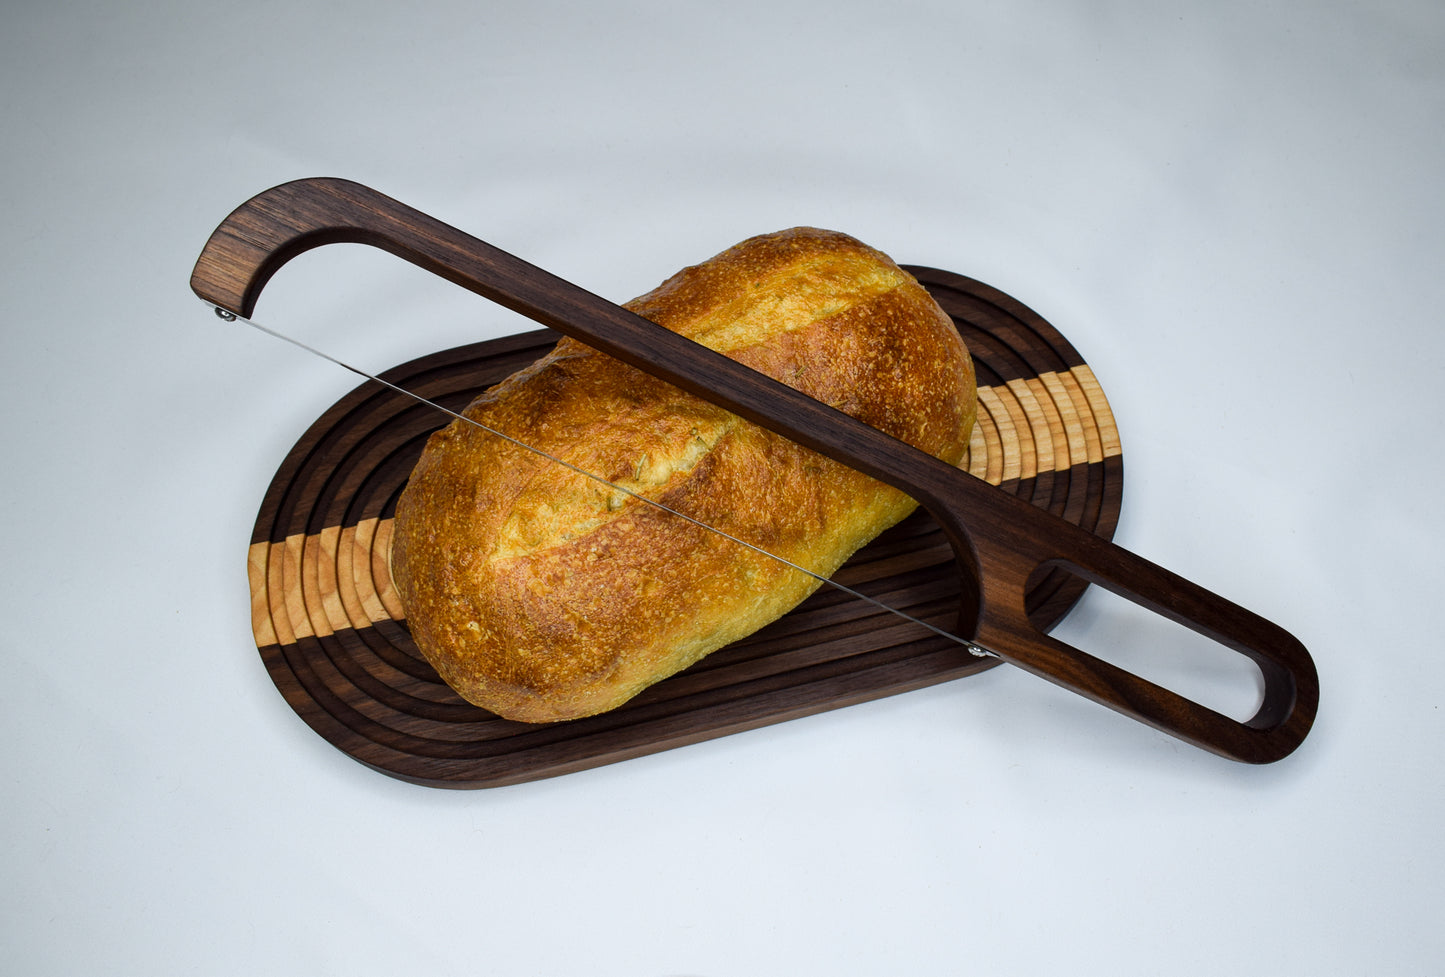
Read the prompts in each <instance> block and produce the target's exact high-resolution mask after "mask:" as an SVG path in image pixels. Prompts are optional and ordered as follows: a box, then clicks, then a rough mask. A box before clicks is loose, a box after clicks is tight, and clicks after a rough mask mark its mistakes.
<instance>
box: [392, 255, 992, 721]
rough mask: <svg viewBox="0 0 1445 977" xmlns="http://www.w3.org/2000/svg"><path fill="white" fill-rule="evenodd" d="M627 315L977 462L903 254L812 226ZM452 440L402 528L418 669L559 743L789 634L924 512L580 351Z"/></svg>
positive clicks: (953, 333)
mask: <svg viewBox="0 0 1445 977" xmlns="http://www.w3.org/2000/svg"><path fill="white" fill-rule="evenodd" d="M627 308H629V309H631V310H632V311H634V312H636V313H638V314H639V315H641V316H643V317H645V318H647V319H650V320H651V321H653V322H656V323H658V324H660V325H662V326H665V327H667V328H668V329H671V330H674V331H676V332H679V333H681V334H683V335H685V336H688V337H689V338H691V339H694V340H696V341H698V342H700V343H702V344H703V345H706V346H708V347H711V348H712V349H714V350H717V351H719V352H722V353H724V354H726V355H728V356H730V357H732V358H733V359H735V360H739V361H741V362H743V363H745V364H747V365H748V366H751V367H752V368H754V369H756V370H760V371H761V372H763V373H766V374H768V375H770V376H772V377H773V378H775V379H778V380H781V381H783V382H785V383H787V384H789V385H791V386H793V387H795V388H796V389H798V390H800V391H802V392H804V393H807V394H809V395H810V396H812V397H814V398H816V399H818V400H821V401H823V402H825V403H828V404H831V405H833V406H835V407H837V408H839V409H840V410H843V411H845V412H847V413H848V414H851V415H852V416H853V417H855V418H858V419H859V420H861V421H863V422H864V423H867V424H870V425H872V426H874V427H876V428H879V429H881V430H883V431H886V432H888V433H889V434H892V435H893V436H895V437H897V438H900V439H901V440H904V441H907V442H909V443H911V444H913V445H914V446H916V447H918V448H921V449H923V450H924V451H928V452H930V453H932V454H934V455H935V456H937V457H939V458H942V459H944V460H946V461H948V462H949V463H950V464H958V463H959V462H960V460H962V459H963V456H964V454H965V452H966V450H967V446H968V440H969V433H970V431H971V429H972V426H973V421H974V411H975V392H974V375H973V363H972V360H971V359H970V358H969V355H968V351H967V350H966V349H965V348H964V345H963V341H962V340H961V339H960V337H959V335H958V332H957V330H956V329H955V328H954V326H953V323H952V321H951V320H950V319H949V317H948V315H947V314H946V313H944V312H943V310H942V309H940V308H939V307H938V305H937V304H936V303H935V302H934V301H933V299H932V298H931V297H930V296H929V295H928V293H927V292H926V291H925V290H924V289H923V287H922V286H920V285H919V284H918V283H917V281H915V280H914V279H913V278H912V277H911V276H910V275H908V274H907V273H906V272H904V271H902V270H901V269H900V268H899V267H898V266H897V265H896V264H894V263H893V262H892V261H891V260H890V259H889V258H888V257H887V256H885V255H883V254H881V253H880V252H878V251H875V250H873V249H871V248H869V247H867V246H865V245H863V244H861V243H860V242H858V241H856V240H855V239H853V238H851V237H848V236H847V235H844V234H839V233H836V232H831V231H822V230H817V229H813V228H795V229H792V230H788V231H782V232H779V233H776V234H769V235H764V236H761V237H756V238H752V239H750V240H748V241H745V242H743V243H742V244H740V245H737V246H736V247H733V248H731V249H729V250H727V251H725V252H723V253H722V254H720V255H718V256H717V257H715V258H713V259H711V260H710V261H707V262H705V263H703V264H701V265H697V266H694V267H690V268H686V269H684V270H683V271H681V272H679V273H678V274H677V275H675V276H673V277H672V278H670V279H668V280H667V281H666V282H664V283H663V284H662V285H660V286H659V287H658V288H656V289H655V290H653V291H652V292H649V293H648V294H646V295H644V296H642V297H641V298H638V299H636V300H634V301H632V302H629V303H627ZM465 413H466V415H467V416H469V417H472V418H475V419H476V420H478V421H480V422H481V423H483V424H486V425H487V426H488V427H492V428H495V429H497V430H499V431H502V432H505V433H506V434H508V435H510V436H512V437H515V438H517V439H518V440H519V441H521V442H523V443H524V444H527V445H531V446H533V447H535V448H537V449H540V450H541V451H544V452H547V453H548V454H550V455H553V456H556V457H559V458H562V459H565V460H566V461H567V462H570V463H571V464H573V465H575V466H577V468H578V469H581V470H582V471H584V472H589V473H592V474H594V475H597V476H600V477H601V478H603V479H606V480H607V481H608V482H611V483H613V484H614V485H615V486H618V487H619V488H620V489H626V490H627V492H623V491H620V490H619V488H613V487H610V486H609V485H607V484H604V483H602V482H599V481H597V480H595V479H592V478H588V477H586V476H585V475H581V474H578V473H577V472H576V471H573V470H570V469H568V468H566V467H564V466H562V465H559V464H556V463H555V462H553V461H549V460H547V459H545V458H543V457H540V456H539V455H537V454H535V453H533V452H531V451H528V450H526V449H524V448H522V447H519V446H517V445H515V444H512V443H509V442H507V441H505V440H503V439H501V438H498V437H496V436H495V435H493V434H490V433H487V432H486V431H483V430H481V429H479V428H477V427H476V426H474V425H471V424H466V423H463V422H461V421H454V422H453V423H452V424H451V425H450V426H449V427H447V428H445V429H444V430H441V431H439V432H437V433H436V434H434V435H433V436H432V437H431V439H430V440H429V441H428V443H427V445H426V448H425V451H424V452H423V454H422V456H421V459H420V461H419V462H418V463H417V465H416V468H415V470H414V471H413V472H412V475H411V478H410V481H409V482H408V484H407V487H406V489H405V491H404V492H403V494H402V496H401V498H400V500H399V502H398V504H397V509H396V522H395V526H394V535H393V544H392V546H393V549H392V572H393V577H394V579H395V583H396V587H397V591H398V593H399V594H400V596H401V599H402V602H403V604H404V606H405V608H406V613H407V622H408V625H409V627H410V629H411V632H412V635H413V636H414V637H415V640H416V643H417V645H418V647H419V648H420V649H421V651H422V653H423V654H424V655H425V656H426V658H427V660H428V661H429V662H431V664H432V665H433V666H434V667H435V668H436V670H437V672H438V673H439V674H440V675H441V677H442V678H443V679H444V680H445V681H446V682H447V684H448V685H450V686H451V687H452V688H453V689H455V690H456V691H457V692H458V693H459V694H460V695H461V696H462V697H463V698H465V699H467V700H468V701H470V702H473V703H475V704H477V705H480V706H483V707H485V708H487V709H489V710H491V711H492V712H494V713H496V714H497V715H500V716H503V717H506V718H509V719H516V720H522V721H527V722H551V721H557V720H566V719H573V718H577V717H581V716H588V715H592V714H595V713H599V712H603V711H605V710H608V709H612V708H615V707H616V706H619V705H621V704H622V703H624V702H626V701H627V700H628V699H630V698H631V697H633V696H634V695H636V694H637V693H638V692H640V691H641V690H643V689H644V688H646V687H648V686H649V685H652V684H653V683H655V682H657V681H659V680H660V679H663V678H666V677H667V676H669V675H672V674H674V673H675V672H678V671H680V670H681V669H683V668H686V667H687V666H689V665H691V664H693V663H694V662H696V661H697V660H698V659H700V658H702V657H703V656H704V655H707V654H709V653H710V652H713V651H715V650H717V649H718V648H721V647H723V646H724V645H727V644H729V643H731V642H733V641H736V640H738V639H739V638H742V637H744V636H746V635H748V634H750V633H752V632H753V631H755V630H757V629H758V628H760V627H762V626H763V625H765V624H767V623H768V622H770V621H773V620H774V619H776V618H778V617H780V616H782V615H783V614H785V613H786V612H787V611H788V610H790V609H791V608H793V607H794V606H795V605H797V604H798V603H799V602H800V601H802V600H803V599H804V598H805V597H807V596H808V595H809V594H810V593H812V592H813V591H814V590H815V589H816V588H817V587H818V586H819V582H818V581H817V580H816V579H814V578H812V577H810V576H808V575H807V574H804V573H802V572H800V571H798V570H796V569H792V568H790V567H788V566H786V565H784V564H783V563H780V562H778V561H777V560H773V559H770V558H769V557H767V556H764V555H762V554H759V553H757V552H756V551H754V550H752V549H749V548H747V547H745V546H742V545H740V544H738V543H737V542H735V541H732V540H729V539H727V538H725V537H723V536H720V535H718V534H716V533H713V532H711V531H709V530H707V529H704V528H701V527H699V526H697V525H696V524H694V523H691V522H688V521H687V520H685V519H680V518H678V517H677V516H676V515H672V514H670V513H668V512H665V511H662V510H660V509H658V508H656V507H654V506H651V505H649V504H647V503H646V502H644V501H641V500H640V499H638V498H635V497H633V496H631V495H629V494H628V492H631V493H636V494H637V495H640V496H643V497H645V498H647V499H653V500H656V501H658V502H660V503H662V504H663V505H665V506H667V507H668V508H671V509H674V510H677V511H680V512H684V513H686V514H687V515H689V516H691V517H693V518H694V519H697V520H699V521H700V522H702V523H704V524H706V525H707V526H711V527H715V528H716V529H720V530H722V531H723V532H724V533H727V534H729V535H732V536H735V537H738V538H739V539H744V540H747V541H748V542H750V543H753V544H755V545H757V546H759V547H761V548H762V549H764V550H766V551H768V552H769V553H773V554H777V555H778V556H781V557H783V558H785V559H787V560H789V561H791V562H793V563H795V564H797V565H799V566H804V567H807V568H808V569H810V570H811V571H813V572H814V573H817V574H820V575H823V576H831V575H832V574H833V573H834V571H836V570H837V569H838V567H839V566H841V565H842V564H843V563H844V562H845V561H846V560H847V559H848V557H849V556H851V555H852V554H853V552H854V551H855V550H857V549H858V548H859V547H861V546H863V545H864V544H865V543H867V542H868V541H869V540H871V539H872V538H873V537H874V536H876V535H877V534H878V533H880V532H882V531H883V530H884V529H887V528H888V527H889V526H892V525H893V524H894V523H896V522H898V521H899V520H900V519H902V518H903V517H904V516H906V515H908V513H909V512H911V511H912V510H913V508H914V507H915V503H914V502H913V501H912V500H911V499H909V498H908V497H907V496H906V495H904V494H903V493H901V492H899V491H897V490H895V489H893V488H890V487H888V486H886V485H884V484H882V483H880V482H877V481H874V480H873V479H871V478H868V477H866V476H864V475H860V474H859V473H857V472H854V471H852V470H851V469H849V468H846V467H844V466H843V465H840V464H838V463H836V462H834V461H831V460H829V459H827V458H824V457H822V456H820V455H817V454H815V453H813V452H811V451H808V450H806V449H804V448H801V447H798V446H797V445H795V444H793V443H792V442H791V441H788V440H786V439H785V438H782V437H780V436H778V435H775V434H772V433H770V432H768V431H766V430H765V429H763V428H760V427H757V426H755V425H753V424H750V423H748V422H746V421H744V420H742V419H741V418H738V417H736V416H735V415H733V414H730V413H728V412H726V411H724V410H722V409H720V408H717V407H714V406H712V405H711V404H709V403H707V402H705V401H702V400H700V399H698V398H696V397H693V396H691V395H688V394H685V393H683V392H681V391H679V390H678V389H677V388H675V387H672V386H670V385H669V384H666V383H664V382H662V381H660V380H657V379H654V378H653V377H651V376H649V375H648V374H646V373H643V372H641V371H639V370H637V369H635V368H633V367H630V366H626V365H624V364H623V363H621V362H619V361H617V360H613V359H611V358H610V357H607V356H604V355H602V354H600V353H597V352H595V351H593V350H591V349H589V348H587V347H586V346H583V345H581V344H580V343H577V342H575V341H573V340H571V339H564V340H562V342H560V343H559V344H558V345H557V347H556V348H555V350H553V351H552V352H551V353H549V354H548V355H547V356H545V357H543V358H542V359H541V360H539V361H538V362H536V363H535V364H533V365H532V366H530V367H528V368H526V369H524V370H522V371H520V372H519V373H517V374H515V375H513V376H512V377H510V378H508V379H507V380H504V381H503V382H502V383H500V384H498V385H497V386H495V387H493V388H492V389H490V390H488V391H487V392H485V393H484V394H483V395H482V396H480V397H479V398H478V399H477V400H476V401H475V402H473V403H472V404H471V406H470V407H469V408H468V409H467V410H466V412H465Z"/></svg>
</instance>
